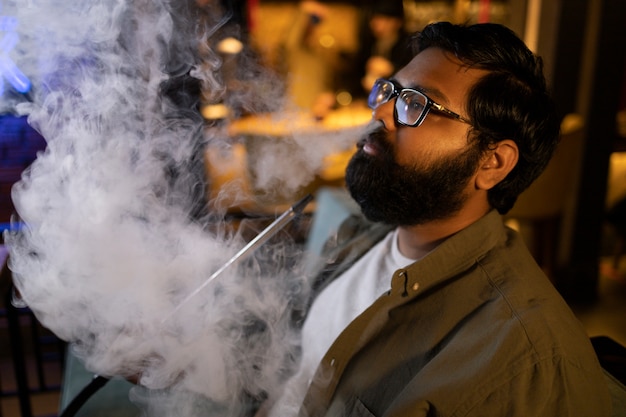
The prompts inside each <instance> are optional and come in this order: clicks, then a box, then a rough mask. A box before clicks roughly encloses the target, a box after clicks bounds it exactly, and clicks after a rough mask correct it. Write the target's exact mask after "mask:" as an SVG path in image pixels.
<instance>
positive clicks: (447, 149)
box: [395, 125, 467, 166]
mask: <svg viewBox="0 0 626 417" xmlns="http://www.w3.org/2000/svg"><path fill="white" fill-rule="evenodd" d="M423 127H425V126H424V125H422V126H419V127H417V128H411V129H415V133H414V134H412V133H413V132H410V133H408V134H406V133H407V132H399V134H398V136H397V142H396V146H395V158H396V162H397V163H398V164H399V165H402V166H412V165H419V166H424V165H425V164H428V163H430V162H431V161H435V160H437V159H439V158H442V157H445V156H449V155H452V154H458V153H459V152H460V151H462V150H463V149H464V148H465V147H466V146H467V139H466V136H462V137H461V136H456V135H450V132H449V129H448V132H445V133H444V132H441V131H438V130H436V129H435V131H433V129H422V128H423Z"/></svg>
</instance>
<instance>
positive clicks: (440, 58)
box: [394, 48, 487, 107]
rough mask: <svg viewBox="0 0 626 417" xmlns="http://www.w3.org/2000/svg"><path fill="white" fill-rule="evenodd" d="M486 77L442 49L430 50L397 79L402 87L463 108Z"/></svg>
mask: <svg viewBox="0 0 626 417" xmlns="http://www.w3.org/2000/svg"><path fill="white" fill-rule="evenodd" d="M486 73H487V71H485V70H480V69H475V68H469V67H468V66H467V65H465V64H463V63H462V62H461V61H459V60H458V59H457V58H456V57H455V56H454V55H453V54H451V53H449V52H446V51H444V50H442V49H440V48H427V49H425V50H423V51H422V52H420V53H419V54H418V55H416V56H415V57H414V58H413V59H412V60H411V62H409V63H408V64H407V65H406V66H405V67H404V68H402V69H401V70H400V71H398V73H397V74H396V75H395V77H394V79H395V80H396V81H397V82H398V83H399V84H400V85H402V87H407V88H417V89H419V90H422V91H424V92H425V93H426V94H427V95H428V96H429V97H430V98H432V99H433V100H435V101H438V102H439V103H441V104H448V105H453V106H457V107H464V106H465V101H466V97H467V93H468V91H469V90H470V88H471V87H472V86H473V85H474V84H475V83H476V82H477V81H478V80H479V79H480V78H481V77H482V76H483V75H484V74H486Z"/></svg>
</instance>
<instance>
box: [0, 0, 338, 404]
mask: <svg viewBox="0 0 626 417" xmlns="http://www.w3.org/2000/svg"><path fill="white" fill-rule="evenodd" d="M205 3H206V2H205ZM219 4H220V3H218V2H208V4H203V5H199V4H198V3H196V2H195V1H193V0H176V1H174V0H172V1H167V0H82V1H67V0H29V1H26V0H12V1H7V0H3V1H2V8H1V9H0V13H1V14H2V15H3V16H11V17H15V19H16V21H17V22H19V25H18V26H17V27H16V28H15V31H16V33H17V34H18V35H19V41H20V42H19V46H18V47H16V48H15V49H14V50H12V51H11V55H10V58H11V60H12V61H13V62H14V63H15V64H16V65H17V66H18V67H19V68H20V70H21V71H22V72H23V73H24V74H26V75H28V77H29V78H30V81H31V83H32V90H31V91H30V92H29V93H28V94H26V95H5V96H3V97H2V98H1V99H0V109H1V110H2V111H4V112H13V113H17V114H21V115H26V116H28V121H29V123H30V124H31V125H32V126H33V127H34V128H35V129H37V130H38V131H39V132H40V133H41V134H42V135H43V136H44V137H45V139H46V141H47V148H46V150H45V151H44V152H42V153H41V154H40V155H38V157H37V160H36V161H35V163H34V164H33V165H32V166H31V167H30V168H29V169H28V170H27V171H26V172H25V173H24V174H23V178H22V180H21V181H20V182H19V183H18V184H16V185H15V186H14V188H13V194H12V197H13V201H14V204H15V207H16V211H17V213H16V230H14V231H12V232H9V233H7V234H6V235H5V242H6V244H7V245H8V247H9V251H10V269H11V271H12V273H13V277H14V282H15V285H16V287H17V290H18V291H19V294H20V297H21V298H22V299H23V301H24V302H25V303H26V304H27V305H28V306H29V307H30V308H31V309H32V310H33V311H34V312H35V314H36V315H37V318H38V319H39V320H40V321H41V323H42V324H43V325H44V326H46V327H48V328H49V329H51V330H52V331H53V332H54V333H55V334H57V335H58V336H59V337H61V338H62V339H64V340H66V341H68V342H70V344H71V348H72V349H73V351H74V353H75V354H76V355H77V356H78V357H79V358H81V360H82V361H84V363H85V365H86V367H87V368H88V369H89V370H91V371H93V372H94V373H98V374H101V375H105V376H111V377H113V376H122V377H127V378H131V377H132V378H134V377H138V378H139V381H140V386H138V388H137V389H136V390H135V392H134V394H133V398H134V400H135V401H137V402H138V403H141V404H143V406H144V408H145V410H146V411H147V413H148V414H149V415H176V416H182V415H216V416H217V415H219V416H222V415H223V416H234V415H241V414H242V413H245V412H246V410H249V409H251V408H254V407H255V406H256V405H258V404H259V403H260V402H262V401H263V400H264V399H265V398H267V397H271V396H273V395H276V393H277V392H279V391H280V390H281V388H282V386H283V384H284V381H285V379H286V377H287V376H288V375H289V374H290V373H292V372H293V371H294V370H295V368H296V367H297V358H298V343H299V340H298V331H297V327H298V326H297V321H298V320H299V313H301V311H302V309H303V308H304V305H305V303H306V300H307V296H308V284H309V278H308V277H307V272H306V271H305V270H304V268H303V267H302V266H301V262H300V260H301V259H302V256H303V254H302V253H301V252H300V249H299V246H297V245H294V242H292V241H291V240H290V238H289V237H288V236H287V234H285V233H283V234H281V235H279V236H278V237H279V238H278V239H274V240H273V241H272V242H271V243H269V244H268V245H266V246H264V247H263V248H262V249H260V250H259V251H257V253H255V256H254V257H252V258H250V259H248V260H246V261H245V262H243V263H242V264H240V265H237V266H236V267H234V268H231V269H228V270H227V271H225V273H224V274H223V275H222V276H220V278H219V280H216V282H215V284H214V285H211V286H209V287H207V288H206V291H203V292H202V293H201V294H199V296H198V297H195V298H193V299H192V300H190V301H189V302H188V303H186V304H185V305H184V306H183V307H182V308H180V309H179V310H176V313H175V314H172V311H174V310H175V308H176V307H177V306H178V305H179V303H180V302H181V300H183V299H184V298H185V296H186V295H187V294H189V293H191V292H192V291H193V290H194V289H195V288H197V287H198V286H199V285H200V284H202V282H203V281H204V280H205V279H206V278H207V277H209V276H210V275H211V274H212V273H213V271H215V270H216V269H217V268H219V266H220V265H222V264H223V263H224V262H226V261H227V260H228V259H229V258H230V257H231V256H232V255H233V254H234V253H235V252H236V251H237V250H238V249H239V248H241V247H242V246H243V244H244V238H243V233H242V230H244V231H245V225H244V226H243V227H242V228H241V229H239V230H238V231H237V232H234V231H233V230H232V229H230V228H228V227H226V225H225V224H224V223H222V220H223V219H222V218H221V215H222V214H224V213H215V212H210V211H207V210H206V207H207V201H206V200H205V197H206V195H205V190H206V187H207V184H206V179H205V172H204V169H203V167H202V155H201V154H202V150H203V149H204V147H205V146H207V145H208V144H216V146H229V145H228V142H227V140H226V138H225V137H224V133H223V130H222V129H221V128H220V127H219V126H217V125H215V126H213V125H211V126H206V125H205V123H204V121H203V120H202V118H201V117H200V116H199V114H198V112H197V111H196V108H197V105H198V102H197V94H196V92H197V90H198V89H199V90H201V91H202V92H203V94H204V96H203V98H204V99H205V100H220V101H222V102H224V103H227V104H228V105H229V106H230V107H231V108H233V109H238V111H240V112H247V113H254V112H259V111H268V110H275V109H277V108H279V107H280V106H282V105H284V102H283V101H282V100H283V98H282V96H281V94H275V97H273V95H274V93H273V92H274V91H277V92H280V91H281V86H280V82H279V81H278V80H277V79H276V78H274V77H273V76H272V75H271V74H264V73H263V72H262V70H261V69H259V68H258V67H256V66H255V64H254V62H253V60H251V59H250V60H248V58H247V57H246V56H245V55H242V57H241V59H242V61H241V68H240V71H243V73H242V77H243V78H244V79H245V78H246V77H249V78H253V79H254V80H255V83H256V86H257V87H258V88H256V89H254V88H253V89H248V90H246V89H243V90H237V91H231V89H229V87H228V85H227V84H226V83H225V81H224V77H225V74H224V73H223V71H222V64H223V60H222V58H221V57H220V56H219V54H217V53H216V52H215V51H214V49H213V47H212V45H213V44H214V42H215V41H216V40H219V38H220V36H226V35H232V34H233V33H237V28H236V27H232V26H230V25H229V24H228V22H229V20H228V18H229V15H228V10H223V9H222V8H221V7H220V5H219ZM246 71H247V72H246ZM268 91H271V92H272V94H267V92H268ZM315 139H316V138H312V137H307V136H302V137H294V138H292V145H293V146H291V147H290V148H289V150H288V151H285V150H284V148H283V147H282V146H276V145H271V146H270V145H268V146H265V147H262V148H261V149H259V150H258V154H256V155H255V156H254V158H255V160H254V164H255V165H254V166H255V169H256V172H257V173H260V175H258V181H259V182H258V184H256V185H255V186H256V187H259V188H265V189H267V190H270V191H271V190H273V189H274V188H276V187H281V190H282V192H283V193H285V192H286V193H290V192H295V190H297V189H298V188H299V187H301V186H302V185H303V184H306V183H307V181H310V179H311V178H312V176H313V175H314V172H315V171H316V170H317V169H319V166H320V164H321V163H322V161H323V155H324V152H322V151H321V149H320V148H321V147H322V146H324V147H332V146H337V144H338V143H340V144H341V145H340V146H345V140H346V139H341V140H340V138H336V137H335V138H318V139H319V141H317V142H316V141H315ZM342 141H343V142H344V143H342ZM270 191H268V192H270ZM18 226H19V227H18ZM248 232H249V230H248Z"/></svg>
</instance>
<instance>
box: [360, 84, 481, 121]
mask: <svg viewBox="0 0 626 417" xmlns="http://www.w3.org/2000/svg"><path fill="white" fill-rule="evenodd" d="M380 82H385V83H386V84H388V85H391V86H392V88H393V90H392V91H391V94H390V95H389V97H388V98H387V99H386V100H384V101H381V102H380V103H377V104H376V105H375V106H374V105H372V104H371V101H372V100H371V97H372V94H374V87H376V85H377V84H379V83H380ZM398 87H399V86H397V85H396V83H395V82H393V81H392V80H388V79H386V78H379V79H377V80H376V81H375V82H374V86H372V89H371V91H370V94H369V96H368V97H367V105H368V107H369V108H371V109H372V110H376V109H377V108H378V107H380V106H381V105H383V104H385V103H387V102H389V101H391V100H393V99H394V98H396V102H395V103H394V106H393V118H394V120H395V121H396V123H398V124H400V125H402V126H408V127H419V126H420V125H421V124H422V122H424V119H426V116H427V115H428V113H429V112H430V110H431V109H435V111H437V112H439V113H441V114H443V115H444V116H448V117H450V118H451V119H453V120H457V121H459V122H462V123H466V124H468V125H470V126H471V125H472V122H471V121H470V120H469V119H466V118H465V117H463V116H461V115H460V114H458V113H456V112H453V111H452V110H450V109H448V108H446V107H444V106H443V105H441V104H439V103H437V102H436V101H435V100H433V99H431V98H430V97H428V96H427V95H426V94H425V93H424V92H422V91H419V90H416V89H414V88H400V89H398ZM405 91H408V92H411V93H415V94H418V95H420V96H422V97H424V98H425V99H426V104H425V105H424V109H423V110H422V113H421V114H420V116H419V117H418V118H417V120H416V121H415V122H414V123H405V122H403V121H401V120H400V119H399V118H398V100H397V97H400V95H401V94H402V93H403V92H405ZM403 102H404V101H403ZM405 103H406V102H405Z"/></svg>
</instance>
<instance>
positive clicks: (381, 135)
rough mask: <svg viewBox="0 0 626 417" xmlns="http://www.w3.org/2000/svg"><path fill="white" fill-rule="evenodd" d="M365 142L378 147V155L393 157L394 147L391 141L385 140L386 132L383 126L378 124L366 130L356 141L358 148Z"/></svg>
mask: <svg viewBox="0 0 626 417" xmlns="http://www.w3.org/2000/svg"><path fill="white" fill-rule="evenodd" d="M366 143H369V144H370V145H372V146H374V147H376V148H378V149H379V150H380V156H382V157H384V158H392V159H393V155H394V148H393V145H392V143H391V142H390V141H389V140H387V132H386V131H385V128H384V127H382V126H379V127H377V128H375V129H373V130H372V131H370V132H368V133H367V134H366V135H365V136H364V137H363V138H361V140H360V141H359V142H358V144H357V147H358V149H359V150H361V149H362V148H363V146H364V145H365V144H366Z"/></svg>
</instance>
